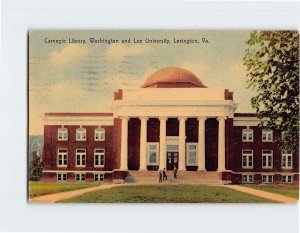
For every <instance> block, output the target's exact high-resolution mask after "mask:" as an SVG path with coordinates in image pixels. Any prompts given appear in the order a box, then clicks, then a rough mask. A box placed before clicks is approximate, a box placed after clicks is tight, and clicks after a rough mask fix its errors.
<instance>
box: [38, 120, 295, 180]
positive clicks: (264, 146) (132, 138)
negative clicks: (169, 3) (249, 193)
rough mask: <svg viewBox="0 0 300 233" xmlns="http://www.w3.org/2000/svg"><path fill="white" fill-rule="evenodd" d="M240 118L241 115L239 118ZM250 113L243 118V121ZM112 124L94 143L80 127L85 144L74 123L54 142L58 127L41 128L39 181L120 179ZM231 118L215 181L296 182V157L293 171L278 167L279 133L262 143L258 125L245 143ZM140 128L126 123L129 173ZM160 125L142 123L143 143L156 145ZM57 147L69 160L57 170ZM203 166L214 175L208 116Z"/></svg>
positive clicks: (172, 126) (174, 128)
mask: <svg viewBox="0 0 300 233" xmlns="http://www.w3.org/2000/svg"><path fill="white" fill-rule="evenodd" d="M238 116H239V117H241V116H244V115H243V114H241V115H238ZM249 116H251V117H253V115H251V114H250V115H245V117H249ZM113 122H114V123H113V125H111V126H102V127H101V128H103V129H104V130H105V140H104V141H95V140H94V131H95V129H96V128H98V126H96V125H95V126H91V125H88V126H85V125H81V127H82V128H85V129H86V141H77V140H76V129H77V128H79V127H80V126H79V125H64V128H66V129H67V130H68V140H66V141H59V140H58V138H57V137H58V129H59V128H61V125H45V127H44V159H43V170H44V172H43V180H44V181H46V182H54V181H56V179H57V176H56V174H57V173H67V181H69V182H74V181H75V173H76V172H84V173H85V181H94V173H95V172H103V174H104V179H105V180H112V179H124V178H125V177H126V174H125V173H124V172H122V171H118V169H119V167H120V154H121V120H120V119H119V118H115V119H114V120H113ZM233 124H234V119H232V118H228V119H227V120H226V123H225V132H226V138H225V159H226V161H225V167H226V171H224V172H222V173H220V176H219V177H220V180H223V181H225V182H231V183H236V184H240V183H242V182H243V178H242V177H243V175H253V178H254V179H253V183H257V184H259V183H262V175H265V174H271V175H272V176H273V183H281V180H282V178H281V176H282V175H289V174H290V175H292V176H293V178H292V181H293V183H298V179H299V175H298V173H299V169H298V167H299V157H298V154H297V153H294V154H293V155H292V168H288V169H286V168H282V153H281V150H280V145H279V143H278V142H277V141H278V140H279V139H280V137H281V133H280V132H278V131H274V132H273V141H272V142H263V140H262V129H260V128H259V127H258V126H250V127H248V129H252V130H253V141H252V142H244V141H243V139H242V131H243V129H247V127H246V126H234V125H233ZM140 129H141V123H140V119H139V118H130V119H129V121H128V170H138V169H139V166H140V165H139V164H140V156H139V154H140ZM159 130H160V122H159V119H157V118H150V119H149V120H148V122H147V142H157V143H158V142H159ZM166 134H167V136H178V135H179V121H178V119H176V118H169V119H168V120H167V127H166ZM185 134H186V143H190V142H195V143H197V142H198V120H197V119H196V118H188V119H187V120H186V132H185ZM80 148H84V149H86V165H85V166H84V167H78V166H76V164H75V163H76V156H75V151H76V149H80ZM97 148H102V149H104V150H105V163H104V167H101V168H97V167H95V166H94V149H97ZM58 149H67V151H68V156H67V159H68V162H67V166H66V167H59V166H57V151H58ZM243 150H252V151H253V167H252V168H243V166H242V152H243ZM263 150H271V151H272V153H273V158H272V159H273V164H272V168H268V169H263V168H262V151H263ZM205 156H206V157H205V168H206V170H207V171H217V168H218V121H217V119H216V118H208V119H206V121H205ZM147 168H148V170H158V166H148V167H147ZM197 168H198V167H197V166H186V170H188V171H195V170H197Z"/></svg>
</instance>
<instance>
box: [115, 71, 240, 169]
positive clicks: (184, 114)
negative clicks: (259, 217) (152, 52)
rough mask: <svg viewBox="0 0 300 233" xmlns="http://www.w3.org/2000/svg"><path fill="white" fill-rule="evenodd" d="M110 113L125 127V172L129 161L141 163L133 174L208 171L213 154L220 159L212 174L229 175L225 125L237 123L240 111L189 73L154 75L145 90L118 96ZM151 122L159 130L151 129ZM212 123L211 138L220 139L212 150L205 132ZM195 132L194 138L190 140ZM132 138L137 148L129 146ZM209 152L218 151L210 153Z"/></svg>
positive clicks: (225, 94) (122, 161) (229, 97)
mask: <svg viewBox="0 0 300 233" xmlns="http://www.w3.org/2000/svg"><path fill="white" fill-rule="evenodd" d="M174 69H176V70H175V71H174ZM112 108H113V112H114V117H115V118H116V119H119V120H120V121H121V123H120V125H121V129H120V131H121V132H120V144H121V146H120V148H121V149H120V169H121V170H128V159H129V160H133V157H139V158H135V159H136V163H138V164H136V166H134V167H135V168H134V169H135V170H142V171H146V170H149V169H151V170H158V169H159V170H163V169H164V168H169V169H170V168H171V167H172V166H173V167H174V166H176V167H177V168H178V170H181V171H185V170H198V171H205V170H207V168H206V162H207V156H208V157H209V156H211V154H212V153H213V156H214V158H216V157H217V161H216V162H217V164H216V166H217V168H214V169H216V170H218V171H225V170H226V167H225V156H226V155H225V151H226V150H225V146H226V145H225V133H226V132H225V122H226V119H227V118H232V117H233V112H234V109H235V108H236V105H235V103H234V102H233V100H232V94H230V93H229V92H228V90H225V89H214V88H207V87H206V86H204V85H203V84H202V82H201V81H200V80H199V79H198V78H197V77H195V76H194V75H193V74H191V73H190V72H188V71H185V70H183V69H179V68H168V69H166V70H160V71H159V72H157V73H154V74H153V75H152V76H150V77H149V78H148V79H147V80H146V82H145V83H144V85H143V86H142V87H141V88H137V89H127V90H119V91H118V92H116V93H115V100H114V103H113V106H112ZM133 119H135V123H136V124H135V125H134V126H132V127H134V128H135V130H134V133H133V132H131V131H130V129H129V131H128V122H130V121H131V120H133ZM153 119H155V122H156V123H155V124H156V128H155V130H154V128H153V127H152V126H149V122H150V121H151V122H152V121H153ZM208 119H210V121H211V120H212V119H213V120H214V121H215V123H216V124H215V128H214V130H216V131H214V133H213V135H215V136H217V138H216V139H215V141H213V143H212V145H209V143H211V140H212V139H211V138H206V137H208V136H207V135H206V132H207V131H209V130H211V129H209V128H207V127H206V122H207V120H208ZM190 121H193V124H190V123H189V122H190ZM170 128H171V131H172V133H171V134H170V132H169V131H170ZM172 128H173V129H174V130H172ZM191 131H192V132H193V136H189V134H190V133H191ZM130 132H131V133H130ZM168 132H169V133H168ZM149 135H150V136H151V137H150V136H149ZM129 136H130V137H131V139H132V138H133V139H134V140H133V141H134V142H135V143H132V144H130V146H128V143H129V142H128V137H129ZM152 136H153V137H152ZM170 136H172V137H173V138H172V139H173V140H170ZM137 137H138V138H137ZM209 137H210V136H209ZM206 140H210V141H209V142H208V143H207V142H206ZM210 147H215V150H214V151H213V152H211V151H210ZM137 151H138V152H137Z"/></svg>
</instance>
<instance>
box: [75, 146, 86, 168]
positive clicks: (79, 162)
mask: <svg viewBox="0 0 300 233" xmlns="http://www.w3.org/2000/svg"><path fill="white" fill-rule="evenodd" d="M85 160H86V149H77V150H76V166H78V167H85V164H86V163H85Z"/></svg>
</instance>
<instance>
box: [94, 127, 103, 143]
mask: <svg viewBox="0 0 300 233" xmlns="http://www.w3.org/2000/svg"><path fill="white" fill-rule="evenodd" d="M94 140H95V141H104V140H105V129H102V128H97V129H95V137H94Z"/></svg>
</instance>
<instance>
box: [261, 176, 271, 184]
mask: <svg viewBox="0 0 300 233" xmlns="http://www.w3.org/2000/svg"><path fill="white" fill-rule="evenodd" d="M262 182H263V183H264V184H270V183H273V175H262Z"/></svg>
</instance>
